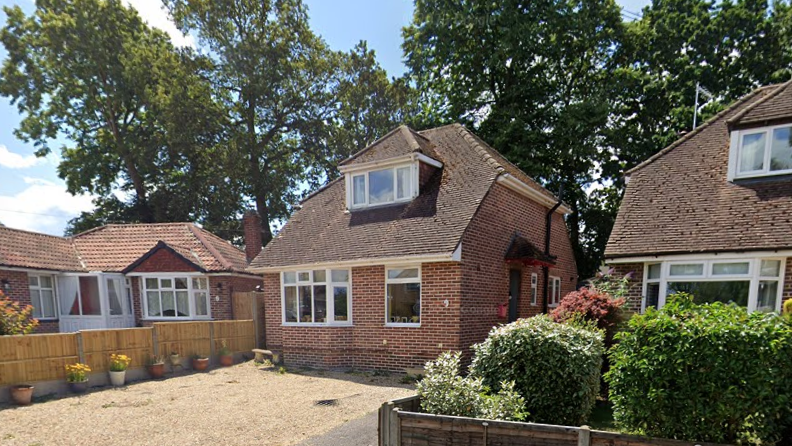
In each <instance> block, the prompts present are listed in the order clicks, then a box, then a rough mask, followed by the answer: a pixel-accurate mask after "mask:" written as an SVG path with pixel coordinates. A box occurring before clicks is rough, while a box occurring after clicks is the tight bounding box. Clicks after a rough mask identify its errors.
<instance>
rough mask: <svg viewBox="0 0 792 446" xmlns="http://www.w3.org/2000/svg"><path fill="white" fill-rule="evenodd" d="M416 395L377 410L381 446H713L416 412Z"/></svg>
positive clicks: (574, 428) (394, 401) (545, 425)
mask: <svg viewBox="0 0 792 446" xmlns="http://www.w3.org/2000/svg"><path fill="white" fill-rule="evenodd" d="M419 411H420V399H419V397H417V396H413V397H408V398H402V399H399V400H393V401H389V402H387V403H385V404H383V405H382V407H381V408H380V411H379V445H380V446H434V445H446V446H456V445H460V446H461V445H466V446H467V445H481V446H502V445H513V446H694V445H699V446H717V445H714V444H712V443H702V442H689V441H680V440H666V439H662V438H650V437H640V436H636V435H625V434H619V433H614V432H604V431H596V430H591V429H589V428H588V427H585V426H583V427H571V426H555V425H548V424H536V423H518V422H513V421H492V420H482V419H477V418H465V417H452V416H445V415H432V414H426V413H419Z"/></svg>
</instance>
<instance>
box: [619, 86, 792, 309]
mask: <svg viewBox="0 0 792 446" xmlns="http://www.w3.org/2000/svg"><path fill="white" fill-rule="evenodd" d="M627 174H628V179H629V181H628V183H627V188H626V191H625V194H624V198H623V200H622V204H621V208H620V209H619V214H618V217H617V218H616V223H615V226H614V228H613V232H612V233H611V235H610V239H609V241H608V245H607V248H606V250H605V257H606V259H607V260H606V261H607V263H608V264H609V265H611V266H613V267H614V268H615V270H616V272H617V274H626V273H628V272H632V273H633V274H634V275H633V279H632V281H633V286H632V288H631V291H630V305H631V307H632V309H633V310H635V311H643V310H645V309H646V308H649V307H655V308H658V307H662V306H663V305H664V304H665V301H666V297H667V296H668V295H670V294H672V293H675V292H688V293H691V294H693V295H694V296H695V300H696V301H699V302H714V301H723V302H735V303H737V304H738V305H741V306H744V307H747V309H748V310H749V311H779V310H780V309H781V305H782V301H783V300H784V299H787V298H790V297H792V262H791V261H788V260H789V259H790V257H792V220H791V219H792V217H790V216H791V215H792V82H787V83H785V84H781V85H771V86H767V87H763V88H759V89H757V90H755V91H754V92H752V93H750V94H748V95H747V96H745V97H743V98H742V99H740V100H738V101H737V102H735V103H734V104H732V105H731V106H730V107H729V108H728V109H726V110H724V111H723V112H721V113H719V114H718V115H717V116H715V117H713V118H712V119H711V120H709V121H708V122H706V123H704V124H703V125H702V126H700V127H698V128H697V129H695V130H693V131H692V132H690V133H688V134H686V135H685V136H683V137H682V138H681V139H679V140H678V141H676V142H675V143H673V144H672V145H670V146H669V147H667V148H665V149H663V150H662V151H660V152H658V153H657V154H656V155H654V156H652V157H651V158H649V159H648V160H646V161H645V162H643V163H642V164H640V165H638V166H636V167H635V168H634V169H632V170H630V171H629V172H628V173H627Z"/></svg>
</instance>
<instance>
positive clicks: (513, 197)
mask: <svg viewBox="0 0 792 446" xmlns="http://www.w3.org/2000/svg"><path fill="white" fill-rule="evenodd" d="M548 210H549V208H547V207H545V206H542V205H540V204H538V203H536V202H534V201H532V200H528V199H526V198H524V197H523V196H521V195H519V194H517V193H516V192H514V191H512V190H510V189H508V188H506V187H504V186H502V185H500V184H495V185H493V187H492V189H491V190H490V192H489V194H488V195H487V196H486V197H485V199H484V202H483V203H482V205H481V207H480V208H479V211H478V213H477V214H476V215H475V217H474V218H473V221H471V223H470V226H468V229H467V231H466V232H465V235H464V237H463V239H462V275H463V276H462V277H463V279H462V290H463V305H462V310H461V311H462V327H463V330H462V345H463V346H464V347H465V349H466V350H465V351H463V353H464V354H465V357H466V358H470V354H471V351H470V350H468V349H467V347H468V346H470V345H472V344H475V343H477V342H481V341H483V340H484V339H485V338H486V337H487V334H488V333H489V331H490V329H491V328H492V327H493V326H494V325H496V324H500V323H505V322H507V319H506V318H498V317H497V308H498V304H500V303H505V304H507V305H508V297H509V269H510V268H520V269H521V270H522V283H521V293H520V296H519V301H518V314H517V315H518V317H529V316H534V315H536V314H539V313H541V311H542V302H543V298H544V294H543V293H544V273H543V270H542V268H541V267H539V266H519V265H508V264H506V262H505V261H504V256H505V254H506V250H507V249H508V247H509V244H510V243H511V240H512V236H513V235H514V233H515V231H517V232H519V233H520V235H522V236H523V237H525V238H526V239H528V240H529V241H530V242H531V243H533V244H534V245H535V246H536V247H537V248H539V249H541V250H544V246H545V221H546V220H545V216H546V214H547V211H548ZM550 253H551V254H552V255H555V256H557V257H558V259H557V263H556V266H554V267H552V268H550V273H549V275H550V276H556V277H560V278H561V291H562V296H563V295H565V294H566V293H568V292H570V291H574V290H575V287H576V285H577V281H578V277H577V267H576V265H575V257H574V254H573V252H572V245H571V243H570V241H569V235H568V233H567V228H566V223H565V222H564V219H563V217H562V216H561V214H559V213H555V214H554V215H553V221H552V229H551V238H550ZM531 273H536V274H537V276H538V277H537V278H538V284H537V286H538V290H537V303H536V305H531V303H530V301H531V295H530V290H531ZM551 291H552V290H551Z"/></svg>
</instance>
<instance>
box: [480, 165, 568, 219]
mask: <svg viewBox="0 0 792 446" xmlns="http://www.w3.org/2000/svg"><path fill="white" fill-rule="evenodd" d="M496 181H497V182H498V183H500V184H502V185H504V186H506V187H508V188H509V189H511V190H513V191H515V192H517V193H518V194H520V195H522V196H524V197H526V198H528V199H530V200H533V201H535V202H537V203H539V204H542V205H544V206H547V207H549V208H552V207H553V206H555V205H556V203H557V201H556V200H554V199H553V198H551V197H548V196H547V195H545V194H543V193H541V192H539V191H538V190H536V189H534V188H533V187H531V186H529V185H527V184H525V183H524V182H523V181H521V180H519V179H517V178H515V177H514V176H512V175H510V174H508V173H503V174H500V175H499V176H498V178H497V180H496ZM556 212H558V213H560V214H563V215H566V214H571V213H572V211H571V210H570V209H569V208H568V207H566V206H564V205H563V204H562V205H561V206H559V207H558V209H557V210H556Z"/></svg>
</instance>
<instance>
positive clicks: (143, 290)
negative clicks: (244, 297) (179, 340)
mask: <svg viewBox="0 0 792 446" xmlns="http://www.w3.org/2000/svg"><path fill="white" fill-rule="evenodd" d="M137 277H139V279H138V280H139V281H140V304H141V310H142V315H141V316H142V317H141V319H142V320H147V321H206V320H211V319H212V283H211V280H210V278H209V276H203V275H200V274H196V273H180V274H141V275H137ZM147 279H156V280H157V283H158V284H160V287H158V288H157V289H156V290H151V291H158V292H159V293H160V313H161V312H162V293H161V291H162V287H161V283H160V281H161V280H162V279H166V280H167V279H169V280H171V281H173V288H167V289H166V291H169V290H173V291H174V295H173V299H174V302H175V301H176V294H175V290H176V288H175V287H176V279H187V301H188V305H187V306H188V308H189V312H190V315H189V316H149V312H148V291H149V290H148V289H147V287H146V280H147ZM193 279H205V280H206V290H201V289H199V288H193V283H192V281H193ZM194 291H198V292H203V291H205V292H206V310H207V313H208V314H206V315H201V316H198V315H196V314H195V296H194V294H193V293H194ZM132 311H133V313H134V309H133V310H132Z"/></svg>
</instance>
